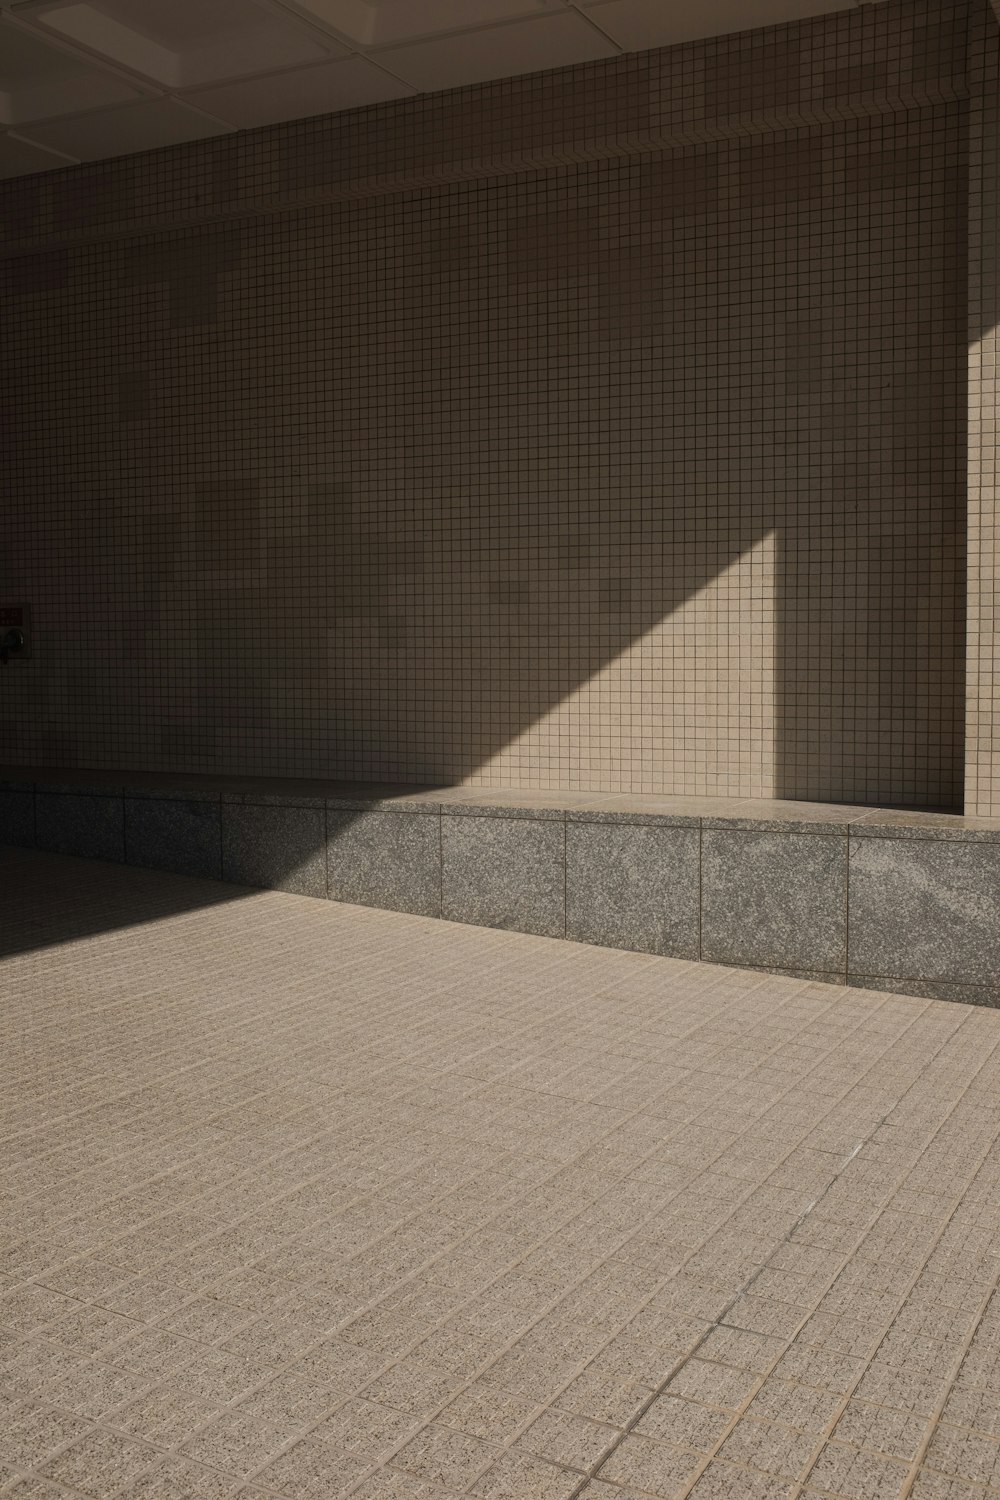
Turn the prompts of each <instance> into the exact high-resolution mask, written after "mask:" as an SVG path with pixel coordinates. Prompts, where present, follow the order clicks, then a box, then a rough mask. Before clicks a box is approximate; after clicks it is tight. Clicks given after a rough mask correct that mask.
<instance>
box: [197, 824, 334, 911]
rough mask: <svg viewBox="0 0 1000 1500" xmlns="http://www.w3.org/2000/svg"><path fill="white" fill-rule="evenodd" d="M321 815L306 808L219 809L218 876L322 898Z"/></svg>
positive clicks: (323, 851)
mask: <svg viewBox="0 0 1000 1500" xmlns="http://www.w3.org/2000/svg"><path fill="white" fill-rule="evenodd" d="M325 821H326V820H325V815H324V813H323V812H322V811H321V810H320V809H319V808H312V807H257V806H240V805H236V804H232V803H229V804H227V803H223V805H222V878H223V879H224V880H231V881H234V882H235V883H236V884H237V885H254V886H261V887H263V888H264V889H266V890H272V891H290V892H291V893H292V894H293V895H297V896H325V895H326V827H325Z"/></svg>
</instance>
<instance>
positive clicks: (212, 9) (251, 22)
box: [16, 0, 347, 88]
mask: <svg viewBox="0 0 1000 1500" xmlns="http://www.w3.org/2000/svg"><path fill="white" fill-rule="evenodd" d="M16 14H17V15H18V18H19V19H22V20H30V21H31V22H32V23H33V24H35V25H37V26H39V27H43V28H45V29H46V30H50V31H55V32H57V33H58V34H59V35H60V36H63V37H66V38H67V39H68V40H70V41H72V42H75V43H77V44H79V45H80V46H82V47H86V48H87V49H88V51H91V52H95V53H97V54H99V55H100V56H102V57H105V58H107V59H108V60H109V61H111V62H113V63H116V64H117V65H118V66H119V67H123V68H128V69H129V70H131V71H133V72H136V73H140V74H142V75H143V76H144V77H146V78H151V79H153V80H154V81H155V82H156V83H160V84H163V85H165V86H166V87H167V88H184V87H192V86H194V85H196V84H199V83H214V82H217V81H219V80H221V79H226V78H239V77H243V76H245V75H246V74H248V73H261V72H265V71H267V70H269V69H271V68H279V67H286V68H287V67H292V66H294V65H295V64H296V63H311V62H319V61H320V60H321V59H322V58H324V57H329V56H330V54H331V52H333V53H334V54H336V53H340V54H343V53H344V52H346V50H347V49H346V48H345V47H343V46H339V45H338V44H337V43H336V42H333V41H332V39H331V41H330V42H329V43H328V44H325V45H324V44H322V43H320V42H319V41H318V40H317V38H316V36H315V33H313V32H311V31H308V30H306V29H305V28H304V27H301V26H299V25H297V24H296V22H295V21H294V20H293V19H292V18H291V17H290V16H287V15H282V14H280V13H279V12H277V11H272V10H271V9H270V8H269V7H265V6H263V5H259V4H256V3H255V0H170V3H166V4H165V3H163V0H39V3H36V4H32V5H30V6H27V7H24V8H19V9H18V11H17V12H16Z"/></svg>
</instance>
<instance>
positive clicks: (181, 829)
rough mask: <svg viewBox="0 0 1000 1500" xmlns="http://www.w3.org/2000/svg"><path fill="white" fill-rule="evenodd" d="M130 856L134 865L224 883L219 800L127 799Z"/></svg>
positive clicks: (127, 847) (126, 830)
mask: <svg viewBox="0 0 1000 1500" xmlns="http://www.w3.org/2000/svg"><path fill="white" fill-rule="evenodd" d="M125 857H126V860H127V862H128V863H129V864H130V865H143V866H145V867H146V868H148V869H153V870H172V871H173V872H174V873H175V874H177V875H203V876H207V877H209V878H210V879H213V880H221V878H222V819H221V812H220V807H219V802H218V798H216V799H215V800H214V801H210V800H206V799H205V798H204V797H199V798H195V799H187V798H186V799H184V800H180V799H175V800H171V801H168V800H166V799H164V798H162V797H160V796H153V797H126V798H125Z"/></svg>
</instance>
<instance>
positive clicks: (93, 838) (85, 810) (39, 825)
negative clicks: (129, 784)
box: [35, 791, 125, 864]
mask: <svg viewBox="0 0 1000 1500" xmlns="http://www.w3.org/2000/svg"><path fill="white" fill-rule="evenodd" d="M35 836H36V841H37V845H38V848H39V849H46V850H48V851H49V852H50V853H53V854H76V855H80V856H82V857H83V858H85V859H107V860H112V861H114V862H115V863H116V864H123V863H124V860H125V820H124V811H123V802H122V798H121V797H120V796H119V797H95V796H90V795H82V796H79V795H76V794H70V793H62V792H55V793H52V792H47V791H46V792H43V791H39V792H36V793H35Z"/></svg>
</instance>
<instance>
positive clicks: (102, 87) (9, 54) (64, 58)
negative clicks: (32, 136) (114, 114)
mask: <svg viewBox="0 0 1000 1500" xmlns="http://www.w3.org/2000/svg"><path fill="white" fill-rule="evenodd" d="M138 97H139V89H138V88H137V87H136V86H135V85H134V84H128V83H126V82H125V81H124V79H121V78H116V77H114V76H113V75H112V74H110V73H107V72H105V71H104V70H103V69H102V68H101V67H100V66H98V65H97V64H95V63H89V62H85V61H84V60H83V59H82V58H80V57H77V56H74V55H73V54H72V53H67V52H65V51H62V50H61V49H60V48H58V47H54V46H52V45H51V44H50V43H49V42H46V41H43V40H42V39H41V38H40V37H36V36H32V35H30V34H29V33H27V32H24V31H20V30H15V28H14V27H13V26H11V25H9V24H7V23H4V22H3V21H2V20H0V124H5V125H19V124H22V123H24V122H26V121H29V120H44V119H47V118H48V117H49V116H51V115H67V114H72V113H74V112H75V111H77V110H83V109H97V108H100V106H101V105H103V104H123V103H125V101H126V100H128V99H136V98H138Z"/></svg>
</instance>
